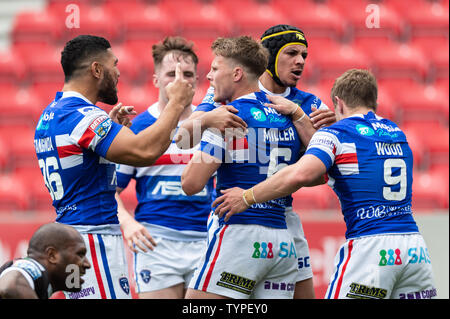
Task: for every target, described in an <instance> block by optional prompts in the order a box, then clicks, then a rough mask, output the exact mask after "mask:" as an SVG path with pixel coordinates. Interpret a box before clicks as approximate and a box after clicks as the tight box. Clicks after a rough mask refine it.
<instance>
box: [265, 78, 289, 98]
mask: <svg viewBox="0 0 450 319" xmlns="http://www.w3.org/2000/svg"><path fill="white" fill-rule="evenodd" d="M258 86H259V89H260V90H261V91H263V92H264V93H266V94H269V95H275V96H282V97H286V96H288V95H289V94H290V93H291V88H290V87H289V86H288V87H287V88H286V90H285V91H284V92H283V93H273V92H270V91H269V90H268V89H266V88H265V87H264V86H263V85H262V83H261V81H258Z"/></svg>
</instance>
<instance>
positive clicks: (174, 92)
mask: <svg viewBox="0 0 450 319" xmlns="http://www.w3.org/2000/svg"><path fill="white" fill-rule="evenodd" d="M165 89H166V94H167V98H168V99H169V101H174V102H175V103H174V106H175V107H179V106H182V107H183V109H184V108H185V107H188V106H190V105H191V104H192V99H193V98H194V94H195V90H194V88H193V87H192V84H190V83H189V82H188V81H187V80H186V79H184V77H183V72H182V71H181V64H180V63H177V66H176V68H175V80H174V81H173V82H170V83H169V84H167V86H166V87H165Z"/></svg>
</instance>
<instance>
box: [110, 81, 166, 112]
mask: <svg viewBox="0 0 450 319" xmlns="http://www.w3.org/2000/svg"><path fill="white" fill-rule="evenodd" d="M152 85H153V84H152ZM156 92H157V91H156V89H155V88H154V87H153V88H152V87H151V86H150V84H149V85H147V86H145V85H143V86H128V85H126V84H125V83H123V82H122V83H121V82H119V85H118V97H119V101H120V102H122V103H123V105H132V106H134V107H135V110H136V112H137V113H141V112H143V111H145V110H146V109H147V108H148V107H149V106H150V105H152V104H153V103H155V102H156V101H157V99H158V95H157V93H156Z"/></svg>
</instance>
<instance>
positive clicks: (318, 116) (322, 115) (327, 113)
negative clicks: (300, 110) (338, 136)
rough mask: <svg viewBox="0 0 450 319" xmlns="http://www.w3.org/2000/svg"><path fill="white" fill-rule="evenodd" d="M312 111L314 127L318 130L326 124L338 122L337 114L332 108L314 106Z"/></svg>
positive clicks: (311, 116)
mask: <svg viewBox="0 0 450 319" xmlns="http://www.w3.org/2000/svg"><path fill="white" fill-rule="evenodd" d="M311 109H312V113H311V114H310V115H309V117H310V118H311V122H312V123H313V127H314V128H315V129H316V130H318V129H319V128H321V127H324V126H330V125H331V124H333V123H336V114H335V113H334V112H333V111H332V110H330V109H317V108H315V107H312V108H311Z"/></svg>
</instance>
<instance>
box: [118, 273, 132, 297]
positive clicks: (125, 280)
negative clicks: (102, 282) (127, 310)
mask: <svg viewBox="0 0 450 319" xmlns="http://www.w3.org/2000/svg"><path fill="white" fill-rule="evenodd" d="M119 284H120V287H121V288H122V290H123V291H124V292H125V293H126V294H127V295H128V294H129V293H130V285H129V283H128V278H127V277H121V278H119Z"/></svg>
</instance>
